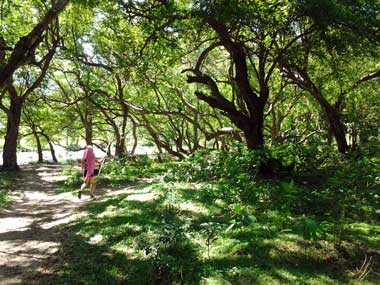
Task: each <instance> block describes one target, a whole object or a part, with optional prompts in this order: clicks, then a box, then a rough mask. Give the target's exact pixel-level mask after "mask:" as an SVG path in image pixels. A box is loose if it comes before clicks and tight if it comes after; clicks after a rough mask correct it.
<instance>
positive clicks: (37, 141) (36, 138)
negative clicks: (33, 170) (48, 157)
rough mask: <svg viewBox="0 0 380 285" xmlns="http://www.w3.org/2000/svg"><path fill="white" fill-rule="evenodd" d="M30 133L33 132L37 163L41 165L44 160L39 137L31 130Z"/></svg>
mask: <svg viewBox="0 0 380 285" xmlns="http://www.w3.org/2000/svg"><path fill="white" fill-rule="evenodd" d="M32 132H33V136H34V139H35V140H36V144H37V153H38V163H42V162H43V160H44V157H43V153H42V147H41V141H40V137H39V136H38V134H37V132H36V130H32Z"/></svg>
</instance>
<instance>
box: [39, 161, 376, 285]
mask: <svg viewBox="0 0 380 285" xmlns="http://www.w3.org/2000/svg"><path fill="white" fill-rule="evenodd" d="M196 159H198V158H196ZM199 161H201V163H204V161H203V160H202V157H199ZM216 161H218V160H217V159H216ZM355 163H356V162H355V161H353V162H349V164H347V165H346V166H345V167H346V170H345V172H344V171H343V172H336V174H334V171H333V163H330V164H328V165H327V166H328V168H329V170H328V171H326V168H321V171H320V172H318V171H317V170H313V171H314V172H316V176H320V177H321V179H319V181H317V182H315V181H314V180H313V179H314V178H313V176H310V175H309V174H308V173H306V172H303V173H301V172H300V173H298V174H297V176H295V177H292V178H289V177H280V178H278V177H277V178H275V179H269V180H268V179H265V178H258V179H255V180H252V178H251V177H250V176H249V175H247V173H243V172H242V173H236V175H232V173H230V172H231V171H240V170H241V167H240V165H238V164H237V163H236V161H235V159H234V157H232V158H231V159H230V161H229V162H227V163H226V164H222V165H223V167H225V169H223V168H220V165H221V164H220V163H216V164H215V165H216V167H218V168H217V169H216V168H212V167H214V166H212V165H211V166H210V165H205V166H204V167H205V168H202V167H200V168H199V169H198V170H197V171H199V175H198V176H197V173H196V171H193V172H192V170H191V167H193V168H196V167H197V164H196V162H194V165H192V166H191V165H190V164H189V162H186V163H185V167H186V168H185V170H186V172H183V173H181V172H180V173H179V174H175V171H177V170H179V171H181V167H182V166H181V165H184V163H183V162H180V163H178V162H170V163H164V164H158V163H156V162H153V161H149V160H146V159H145V158H143V159H142V160H139V161H132V162H130V161H124V162H123V163H122V164H120V162H112V163H110V164H109V165H108V166H107V167H105V172H104V177H103V178H101V179H99V183H100V184H101V185H102V184H103V186H106V187H111V188H112V187H114V186H117V187H116V188H117V189H120V187H119V186H120V185H124V188H125V189H126V190H125V193H124V194H120V195H118V196H113V197H109V198H104V199H100V200H96V201H94V202H91V203H90V204H88V206H87V207H86V209H85V210H86V211H87V212H88V214H87V215H86V217H84V218H83V219H81V220H78V221H75V222H73V223H71V224H69V225H67V226H65V227H64V229H63V232H64V233H65V235H66V236H65V237H64V238H63V243H62V247H61V252H60V256H62V257H63V267H62V268H60V270H59V271H58V272H57V274H52V275H45V276H42V277H41V280H42V281H43V282H45V283H52V284H242V285H243V284H244V285H245V284H259V285H260V284H263V285H264V284H289V285H290V284H305V285H306V284H310V285H311V284H371V285H372V284H373V285H374V284H379V283H380V271H379V264H380V221H379V219H378V217H379V214H380V213H379V209H378V203H379V201H378V196H376V195H377V194H376V193H377V191H378V183H377V178H376V177H375V176H373V174H372V173H375V172H376V171H377V170H376V169H377V168H378V165H377V163H376V164H375V163H372V162H371V163H368V162H366V164H363V165H362V166H361V168H360V169H359V170H358V171H357V173H355ZM360 163H362V161H359V164H360ZM359 166H360V165H359ZM207 167H208V169H206V168H207ZM168 168H169V169H170V171H169V172H167V170H168ZM226 169H227V170H226ZM67 171H68V174H69V179H68V180H67V181H68V182H66V184H65V185H66V186H65V187H67V189H66V190H69V191H71V190H70V187H71V189H76V187H78V185H77V184H76V183H81V177H80V174H78V171H77V170H76V171H73V172H70V171H72V170H70V169H69V170H67ZM204 171H210V173H211V172H212V173H214V174H215V173H216V174H215V175H214V179H207V176H205V174H204ZM218 171H227V172H228V173H229V174H227V175H224V176H223V175H220V177H218V176H217V172H218ZM165 173H166V174H165ZM347 173H349V175H347ZM364 174H365V175H366V176H363V175H364ZM190 175H192V177H191V179H189V176H190ZM228 175H229V177H228ZM370 175H372V176H371V177H370ZM142 176H146V177H153V178H154V179H153V180H149V181H151V182H143V183H142V182H138V178H140V177H142ZM173 176H177V178H175V179H173ZM178 177H179V178H178ZM197 177H201V178H202V179H199V181H196V180H197V179H196V178H197ZM310 177H311V178H310ZM365 177H367V178H366V179H367V180H366V181H365V182H364V181H363V179H364V178H365ZM309 178H310V179H309ZM191 181H192V182H191ZM298 181H299V182H298ZM131 182H133V183H131ZM74 186H75V187H74ZM60 189H62V188H60ZM365 261H366V263H364V262H365ZM363 263H364V264H363ZM367 265H368V267H366V266H367Z"/></svg>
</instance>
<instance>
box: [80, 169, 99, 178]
mask: <svg viewBox="0 0 380 285" xmlns="http://www.w3.org/2000/svg"><path fill="white" fill-rule="evenodd" d="M86 174H87V169H85V170H84V172H83V177H86ZM98 174H99V169H94V173H93V174H92V175H91V176H90V177H94V176H97V175H98Z"/></svg>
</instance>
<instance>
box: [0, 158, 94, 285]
mask: <svg viewBox="0 0 380 285" xmlns="http://www.w3.org/2000/svg"><path fill="white" fill-rule="evenodd" d="M63 179H65V177H62V176H59V166H56V165H36V166H26V167H24V168H23V171H22V172H21V173H20V174H19V175H18V176H17V179H16V181H15V184H14V185H13V193H14V195H15V201H14V202H13V204H12V206H11V207H10V208H9V209H7V210H2V211H0V284H2V285H8V284H9V285H10V284H38V280H34V277H33V276H36V275H38V273H51V272H49V268H46V264H48V263H51V262H54V260H55V259H57V258H58V257H57V256H55V253H56V252H57V251H58V249H59V246H60V241H59V240H60V239H59V237H60V234H61V233H60V229H59V226H60V225H62V224H65V223H68V222H70V221H73V220H75V219H77V218H78V217H80V216H81V215H83V213H81V212H80V211H78V207H79V206H80V205H83V203H86V202H87V201H88V197H86V196H85V197H84V198H83V199H82V200H78V198H76V197H74V196H73V195H72V194H71V193H63V194H56V193H55V191H54V187H55V186H54V185H55V184H54V182H56V181H59V180H63ZM53 267H54V266H53Z"/></svg>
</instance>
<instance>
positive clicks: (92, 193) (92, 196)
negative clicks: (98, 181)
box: [90, 177, 95, 198]
mask: <svg viewBox="0 0 380 285" xmlns="http://www.w3.org/2000/svg"><path fill="white" fill-rule="evenodd" d="M90 183H91V189H90V196H91V198H94V192H95V177H91V180H90Z"/></svg>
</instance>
